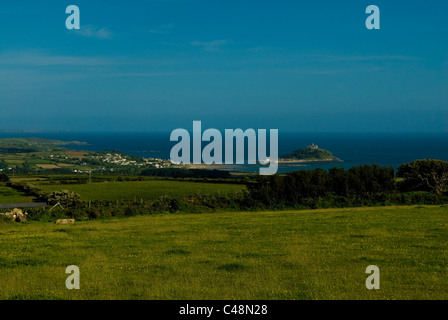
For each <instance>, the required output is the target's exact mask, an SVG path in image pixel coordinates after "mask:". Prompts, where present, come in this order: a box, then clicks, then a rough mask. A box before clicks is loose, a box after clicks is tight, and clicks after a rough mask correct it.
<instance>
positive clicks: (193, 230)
mask: <svg viewBox="0 0 448 320" xmlns="http://www.w3.org/2000/svg"><path fill="white" fill-rule="evenodd" d="M447 214H448V209H447V207H440V206H433V207H415V206H414V207H381V208H353V209H326V210H305V211H278V212H246V213H245V212H241V213H215V214H173V215H156V216H138V217H132V218H121V219H108V220H101V221H86V222H77V223H76V224H75V225H68V226H60V225H55V224H52V223H44V222H31V223H25V224H0V238H1V242H0V270H1V272H0V288H1V290H0V299H447V298H448V250H447V249H448V216H447ZM72 264H74V265H77V266H78V267H79V268H80V272H81V277H80V278H81V289H80V290H68V289H66V287H65V279H66V277H67V276H68V275H66V274H65V268H66V267H67V266H68V265H72ZM368 265H377V266H378V267H379V268H380V271H381V289H380V290H367V289H366V287H365V280H366V277H367V275H366V274H365V269H366V267H367V266H368Z"/></svg>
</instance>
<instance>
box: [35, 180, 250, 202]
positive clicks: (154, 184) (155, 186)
mask: <svg viewBox="0 0 448 320" xmlns="http://www.w3.org/2000/svg"><path fill="white" fill-rule="evenodd" d="M34 184H35V185H36V186H37V187H38V188H39V189H41V190H42V191H44V192H52V191H56V190H62V189H67V190H72V191H74V192H76V193H79V194H80V195H81V199H82V200H85V201H89V200H121V199H123V200H133V199H141V198H143V199H145V200H152V199H157V198H159V197H161V196H164V195H169V196H172V197H181V196H188V195H191V194H211V193H218V192H220V193H232V192H237V191H241V190H242V189H243V188H245V187H244V186H243V185H238V184H224V183H203V182H189V181H164V180H149V181H122V182H94V183H88V184H64V185H61V184H40V185H39V183H34Z"/></svg>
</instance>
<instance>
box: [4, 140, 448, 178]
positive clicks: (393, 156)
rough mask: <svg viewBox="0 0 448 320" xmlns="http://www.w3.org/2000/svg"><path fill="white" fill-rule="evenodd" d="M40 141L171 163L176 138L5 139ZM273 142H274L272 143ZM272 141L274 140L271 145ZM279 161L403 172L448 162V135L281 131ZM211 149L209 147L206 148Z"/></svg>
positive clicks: (302, 167)
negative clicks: (332, 159)
mask: <svg viewBox="0 0 448 320" xmlns="http://www.w3.org/2000/svg"><path fill="white" fill-rule="evenodd" d="M11 137H38V138H45V139H54V140H62V141H80V142H86V143H88V145H82V146H76V145H74V146H68V148H70V149H74V150H86V151H103V150H110V151H112V150H115V151H120V152H123V153H125V154H130V155H135V156H139V157H144V158H161V159H169V158H170V151H171V148H172V147H173V146H174V145H175V144H176V142H172V141H170V133H169V132H166V133H161V132H156V133H154V132H152V133H151V132H145V133H138V132H128V133H122V132H120V133H118V132H33V133H24V132H20V133H14V132H0V138H11ZM268 139H269V138H268ZM268 141H269V140H268ZM278 142H279V156H280V155H282V154H285V153H290V152H292V151H294V150H296V149H299V148H305V147H306V146H308V145H311V144H312V143H314V144H316V145H318V146H319V148H321V149H326V150H329V151H331V152H332V153H333V155H334V156H336V157H338V158H339V159H341V160H343V162H338V163H308V164H303V165H300V166H280V167H279V170H278V171H279V172H290V171H296V170H309V169H315V168H322V169H324V170H327V169H329V168H331V167H343V168H345V169H349V168H351V167H353V166H359V165H365V164H378V165H380V166H386V167H393V168H395V169H397V168H398V166H400V165H401V164H402V163H409V162H412V161H413V160H416V159H439V160H444V161H448V132H446V133H418V134H417V133H292V132H281V131H279V141H278ZM204 145H205V143H204ZM230 169H233V170H239V171H247V172H255V171H258V170H259V167H256V166H253V165H252V166H251V165H245V166H238V167H231V168H230Z"/></svg>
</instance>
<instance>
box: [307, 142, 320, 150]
mask: <svg viewBox="0 0 448 320" xmlns="http://www.w3.org/2000/svg"><path fill="white" fill-rule="evenodd" d="M307 148H308V149H313V150H317V149H319V147H318V146H316V145H315V144H314V143H313V144H311V145H310V146H308V147H307Z"/></svg>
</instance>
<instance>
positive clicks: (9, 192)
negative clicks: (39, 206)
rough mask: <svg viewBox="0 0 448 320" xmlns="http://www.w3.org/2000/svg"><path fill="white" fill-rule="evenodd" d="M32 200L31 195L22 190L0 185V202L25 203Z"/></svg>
mask: <svg viewBox="0 0 448 320" xmlns="http://www.w3.org/2000/svg"><path fill="white" fill-rule="evenodd" d="M32 200H33V197H30V196H27V195H25V194H24V193H23V192H19V191H17V190H15V189H13V188H9V187H6V186H1V185H0V203H25V202H31V201H32Z"/></svg>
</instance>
